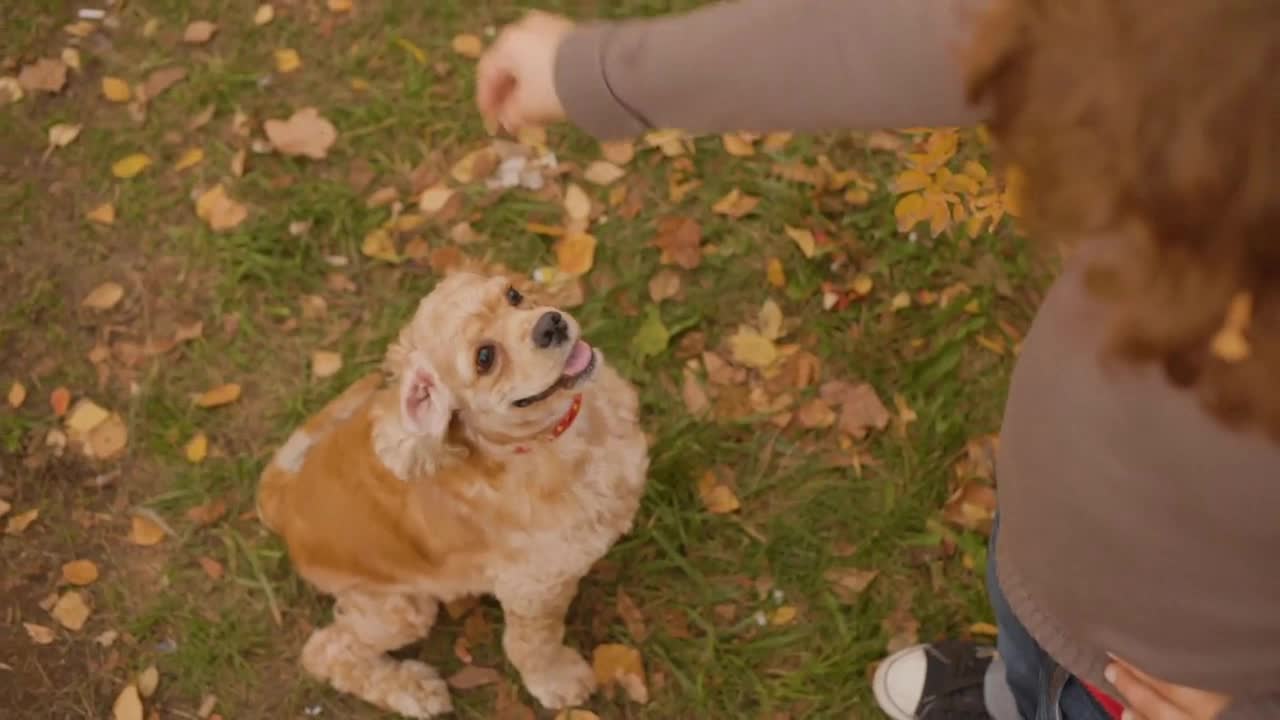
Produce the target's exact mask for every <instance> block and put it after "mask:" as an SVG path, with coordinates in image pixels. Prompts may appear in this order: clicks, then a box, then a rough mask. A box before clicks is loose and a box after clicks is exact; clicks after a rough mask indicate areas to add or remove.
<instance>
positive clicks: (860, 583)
mask: <svg viewBox="0 0 1280 720" xmlns="http://www.w3.org/2000/svg"><path fill="white" fill-rule="evenodd" d="M879 575H880V571H879V570H859V569H858V568H832V569H830V570H828V571H826V572H825V573H823V574H822V577H823V578H825V579H826V581H827V582H828V583H830V584H831V592H833V593H835V595H836V597H838V598H840V602H842V603H844V604H846V605H849V604H852V603H853V602H854V601H855V600H856V599H857V597H858V596H859V595H860V594H862V592H863V591H864V590H866V589H867V587H868V586H869V585H871V582H872V581H873V580H875V579H876V577H877V576H879Z"/></svg>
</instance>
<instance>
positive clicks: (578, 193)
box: [564, 183, 591, 222]
mask: <svg viewBox="0 0 1280 720" xmlns="http://www.w3.org/2000/svg"><path fill="white" fill-rule="evenodd" d="M564 211H565V214H566V215H568V216H569V219H570V220H577V221H579V222H581V221H584V220H587V219H588V218H590V217H591V198H589V197H587V193H586V191H584V190H583V189H582V188H581V187H579V186H578V185H575V184H573V183H570V184H569V187H567V188H565V191H564Z"/></svg>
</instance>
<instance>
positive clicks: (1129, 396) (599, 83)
mask: <svg viewBox="0 0 1280 720" xmlns="http://www.w3.org/2000/svg"><path fill="white" fill-rule="evenodd" d="M981 5H982V2H981V0H973V1H970V0H787V1H785V2H783V1H781V0H738V1H736V2H727V3H722V4H717V5H711V6H708V7H705V8H703V9H700V10H698V11H695V12H692V13H689V14H686V15H680V16H670V17H664V18H656V19H648V20H635V21H628V22H621V23H598V24H589V25H584V26H581V27H579V28H578V29H577V30H575V31H574V32H573V33H572V34H571V35H570V36H569V37H568V39H567V40H566V41H565V43H564V44H563V45H562V46H561V49H560V52H559V55H558V57H557V62H556V86H557V92H558V93H559V95H560V97H561V100H562V101H563V102H564V105H565V107H566V110H567V112H568V115H569V118H570V119H571V120H572V121H573V122H574V123H575V124H577V125H579V126H580V127H582V128H584V129H585V130H586V131H588V132H590V133H592V134H593V135H595V136H597V137H600V138H604V139H608V138H617V137H623V136H632V135H636V134H639V133H641V132H643V131H646V130H648V129H652V128H681V129H685V130H689V131H692V132H722V131H732V130H781V129H793V130H802V131H820V130H837V129H876V128H886V127H909V126H938V125H962V124H968V123H972V122H975V121H977V120H978V119H980V113H979V111H978V110H977V109H975V108H971V107H967V106H966V104H965V102H964V99H963V83H962V77H961V68H960V64H959V62H958V60H957V51H959V50H960V49H962V47H963V43H964V42H966V40H967V35H968V32H967V28H968V27H970V26H971V21H972V20H973V19H974V17H975V11H976V10H979V9H980V6H981ZM975 6H976V7H975ZM1085 252H1088V246H1087V244H1086V247H1085ZM1081 276H1082V273H1081V271H1080V268H1079V264H1078V262H1077V263H1075V264H1070V265H1069V266H1068V267H1067V269H1066V270H1065V271H1064V273H1063V274H1062V276H1061V277H1060V278H1059V279H1058V280H1057V282H1056V283H1055V285H1054V287H1053V288H1052V289H1051V291H1050V293H1049V295H1048V297H1047V299H1046V301H1045V303H1044V305H1043V306H1042V307H1041V309H1040V311H1039V314H1038V316H1037V318H1036V320H1035V322H1034V324H1033V327H1032V329H1031V332H1030V334H1029V335H1028V336H1027V338H1026V340H1025V342H1024V344H1023V351H1022V354H1021V357H1020V358H1019V362H1018V366H1017V368H1016V369H1015V371H1014V376H1013V382H1012V385H1011V387H1010V391H1009V400H1008V405H1007V407H1006V411H1005V419H1004V426H1003V429H1002V435H1001V443H1000V456H999V462H998V467H997V476H998V484H999V488H998V493H999V504H1000V515H1001V532H1000V541H999V546H998V548H997V557H998V560H999V568H1000V578H999V581H1000V585H1001V588H1002V589H1003V590H1004V592H1005V593H1006V595H1007V596H1008V599H1009V601H1010V603H1011V605H1012V607H1013V609H1014V612H1015V613H1016V614H1017V615H1018V618H1019V619H1020V620H1021V621H1022V622H1023V623H1024V624H1025V625H1026V626H1027V628H1028V630H1029V631H1030V632H1031V634H1032V636H1033V637H1035V639H1036V640H1037V641H1038V642H1039V643H1040V644H1041V645H1042V646H1043V647H1044V648H1045V650H1046V651H1047V652H1048V653H1049V654H1050V655H1052V656H1053V657H1054V658H1055V659H1057V660H1058V661H1059V662H1060V663H1061V664H1062V665H1063V666H1064V667H1066V668H1067V669H1068V670H1070V671H1071V672H1072V673H1074V674H1075V675H1077V676H1079V677H1081V678H1083V679H1084V680H1086V681H1087V682H1090V683H1092V684H1094V685H1095V686H1098V687H1101V688H1109V687H1110V686H1109V685H1107V684H1106V681H1105V680H1104V679H1103V677H1102V670H1103V668H1104V667H1105V665H1106V663H1107V657H1106V654H1105V653H1106V652H1108V651H1110V652H1113V653H1115V654H1117V655H1119V656H1120V657H1124V658H1126V659H1127V660H1129V661H1130V662H1133V663H1134V664H1135V665H1137V666H1138V667H1141V668H1142V669H1144V670H1146V671H1147V672H1149V673H1151V674H1153V675H1155V676H1157V677H1161V678H1163V679H1166V680H1168V681H1170V682H1175V683H1178V684H1183V685H1188V686H1191V687H1198V688H1204V689H1207V690H1214V691H1218V692H1222V693H1226V694H1228V695H1230V696H1232V697H1233V698H1234V701H1233V702H1232V705H1231V707H1230V708H1229V709H1228V710H1227V711H1226V713H1225V714H1224V715H1223V716H1222V717H1223V718H1227V719H1230V720H1262V719H1263V718H1267V719H1269V720H1274V719H1276V718H1280V446H1277V445H1276V444H1274V443H1271V442H1269V441H1267V440H1266V439H1264V438H1262V437H1261V436H1258V435H1254V434H1246V433H1236V432H1231V431H1228V430H1226V429H1225V428H1223V427H1222V426H1221V425H1220V424H1219V423H1217V422H1216V421H1214V420H1213V419H1212V418H1211V417H1209V416H1208V415H1207V414H1206V413H1205V412H1204V411H1203V410H1202V409H1201V408H1200V406H1199V405H1198V404H1197V402H1196V400H1195V398H1194V397H1192V396H1191V395H1190V394H1189V393H1187V392H1183V391H1181V390H1178V389H1175V388H1174V387H1172V386H1171V385H1170V384H1169V383H1168V382H1167V381H1166V380H1165V379H1164V377H1163V375H1162V374H1161V373H1160V372H1159V371H1158V370H1157V369H1156V368H1154V367H1141V368H1135V367H1121V366H1112V365H1111V364H1108V363H1104V361H1103V359H1102V346H1103V337H1102V333H1101V327H1102V326H1103V320H1104V318H1105V309H1104V308H1103V307H1102V306H1101V305H1099V304H1098V303H1097V302H1095V301H1093V300H1092V299H1091V298H1090V297H1089V296H1088V295H1087V294H1086V292H1085V289H1084V286H1083V282H1082V277H1081ZM1111 691H1112V692H1114V689H1112V690H1111Z"/></svg>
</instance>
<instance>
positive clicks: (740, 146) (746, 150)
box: [720, 133, 756, 157]
mask: <svg viewBox="0 0 1280 720" xmlns="http://www.w3.org/2000/svg"><path fill="white" fill-rule="evenodd" d="M720 140H721V142H722V143H724V151H725V152H727V153H729V154H730V155H732V156H734V157H751V156H752V155H755V154H756V148H755V144H754V143H755V140H754V139H753V137H752V136H750V135H747V134H746V133H725V134H724V135H721V136H720Z"/></svg>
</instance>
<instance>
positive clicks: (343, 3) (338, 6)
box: [329, 0, 351, 13]
mask: <svg viewBox="0 0 1280 720" xmlns="http://www.w3.org/2000/svg"><path fill="white" fill-rule="evenodd" d="M329 11H330V12H336V13H342V12H350V11H351V0H329Z"/></svg>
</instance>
